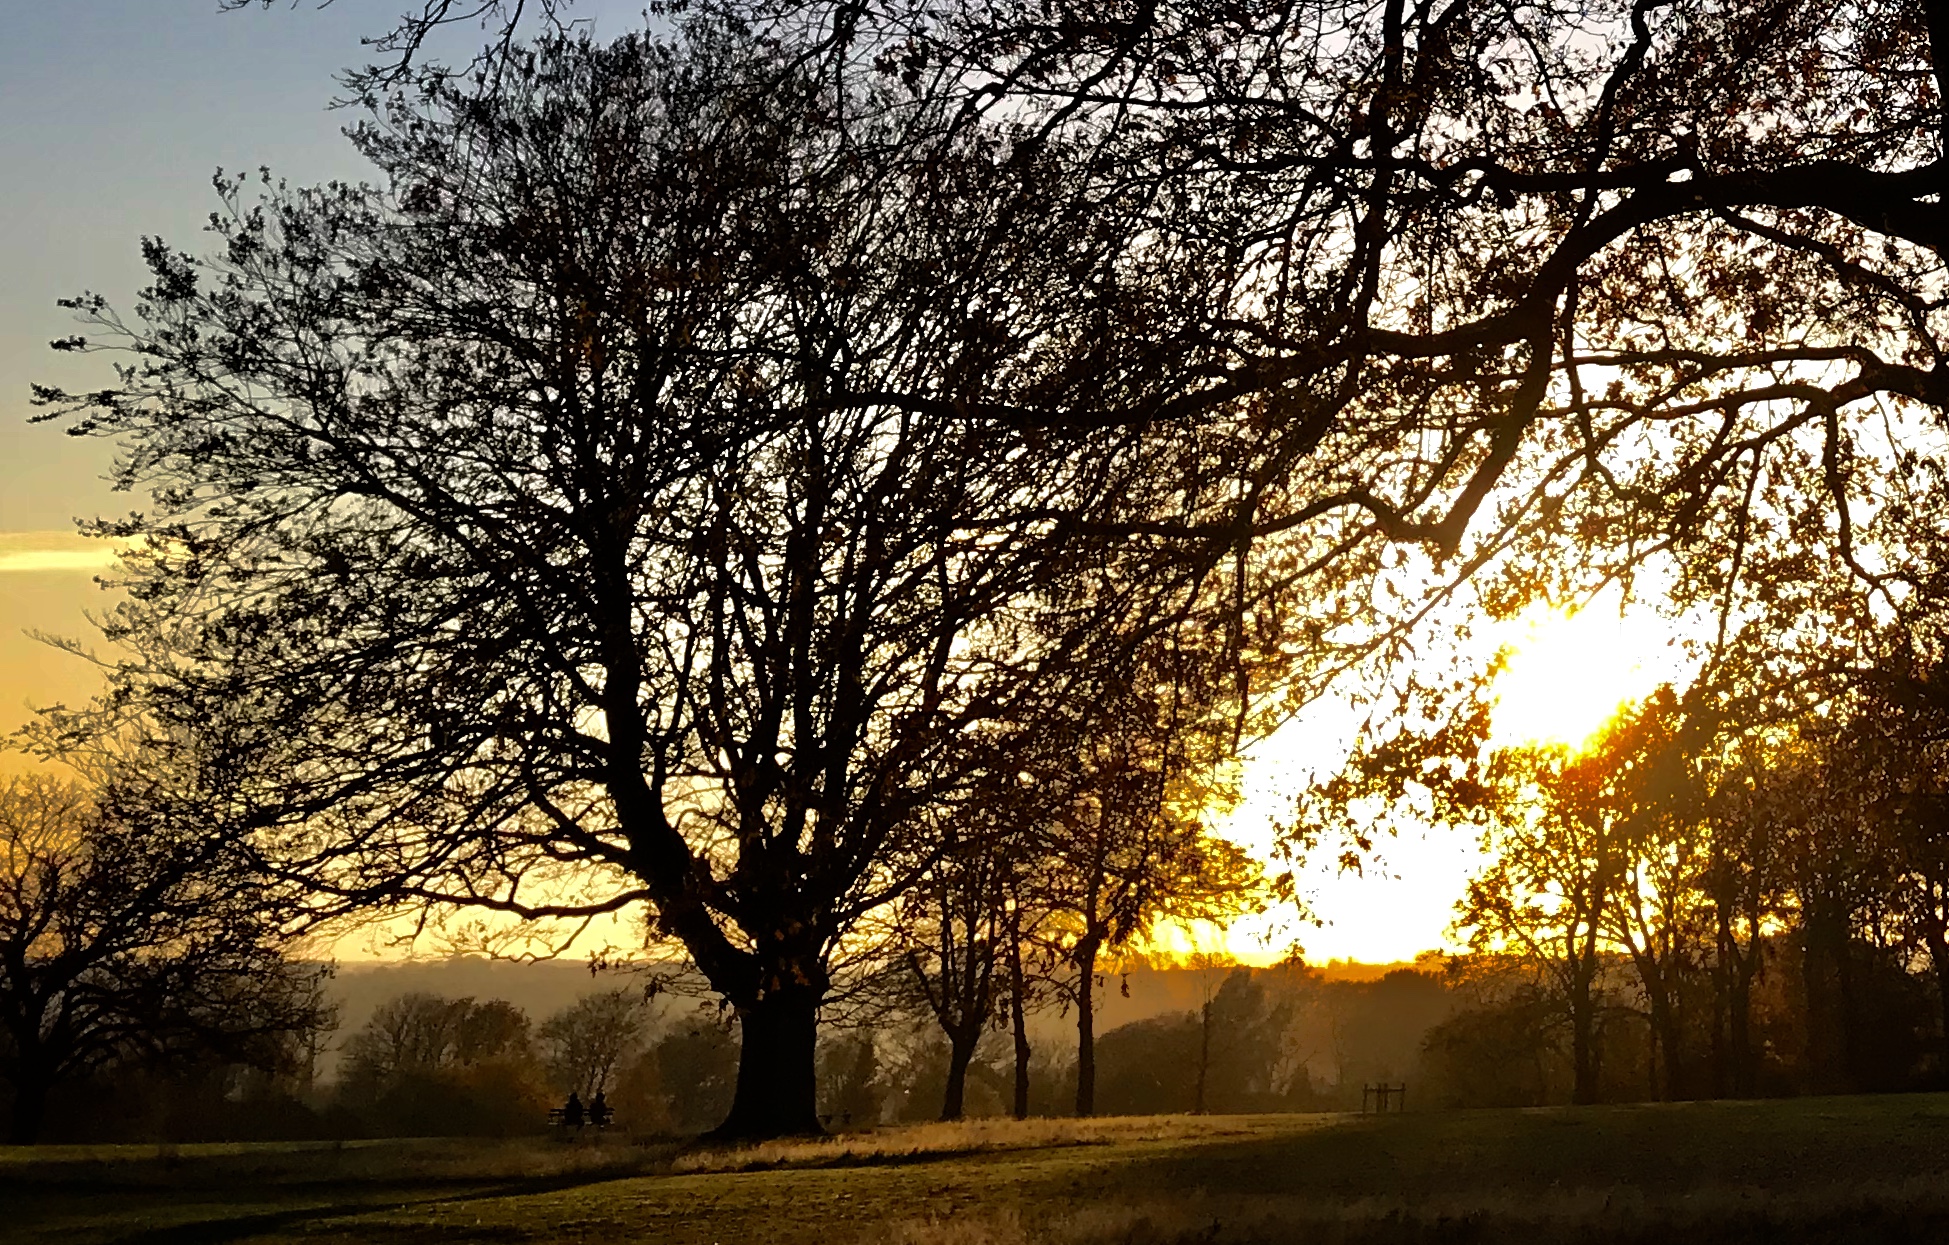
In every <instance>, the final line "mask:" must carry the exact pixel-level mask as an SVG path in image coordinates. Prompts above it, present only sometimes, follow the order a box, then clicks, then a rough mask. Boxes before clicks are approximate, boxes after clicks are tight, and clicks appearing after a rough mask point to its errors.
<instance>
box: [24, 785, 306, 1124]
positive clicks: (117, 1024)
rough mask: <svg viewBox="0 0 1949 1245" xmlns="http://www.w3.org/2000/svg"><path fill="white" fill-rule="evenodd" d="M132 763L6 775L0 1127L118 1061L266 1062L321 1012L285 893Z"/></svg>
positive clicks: (38, 1111)
mask: <svg viewBox="0 0 1949 1245" xmlns="http://www.w3.org/2000/svg"><path fill="white" fill-rule="evenodd" d="M153 796H154V791H153V787H152V784H151V782H149V781H147V780H145V779H144V778H142V777H141V776H140V775H129V776H127V777H123V776H120V775H110V776H108V777H107V778H105V779H103V780H101V781H98V782H93V783H87V782H82V781H78V780H72V779H68V780H64V779H59V778H55V777H52V776H49V775H47V774H32V775H26V776H17V777H12V778H7V779H4V780H0V1079H4V1080H5V1082H6V1084H7V1086H8V1088H9V1089H10V1090H11V1091H12V1095H11V1096H12V1123H11V1125H10V1127H9V1132H8V1137H9V1140H11V1141H13V1142H16V1143H26V1142H31V1141H33V1140H34V1139H35V1137H36V1136H37V1135H38V1134H39V1133H40V1130H41V1126H42V1124H43V1121H44V1113H45V1109H46V1104H47V1098H48V1093H49V1091H50V1090H51V1089H53V1088H54V1087H55V1086H56V1085H58V1084H60V1083H62V1082H65V1081H72V1080H76V1079H80V1078H83V1077H86V1076H87V1075H89V1074H90V1073H91V1072H95V1071H97V1070H99V1069H102V1068H104V1067H107V1066H110V1065H112V1064H116V1063H122V1064H131V1063H142V1062H145V1061H154V1060H158V1059H166V1058H169V1057H172V1056H175V1055H179V1054H180V1055H181V1056H183V1057H184V1058H209V1057H216V1058H219V1059H224V1060H228V1061H232V1062H235V1063H239V1064H252V1063H256V1064H261V1065H264V1066H267V1067H269V1066H275V1065H277V1064H279V1063H280V1062H281V1061H282V1060H283V1059H284V1058H285V1057H286V1056H287V1055H288V1053H289V1051H288V1040H289V1039H290V1038H292V1037H293V1036H294V1035H308V1034H310V1033H311V1032H313V1031H315V1030H317V1029H319V1028H321V1027H328V1026H329V1023H330V1009H329V1008H328V1007H327V1006H326V1005H325V1003H324V1001H323V999H322V996H321V993H320V981H321V976H322V973H321V971H320V970H319V969H317V968H316V967H307V966H304V965H302V964H299V963H296V962H293V961H289V960H287V959H286V958H285V956H284V954H283V951H284V948H285V946H286V945H287V938H286V932H287V931H286V926H285V924H284V922H285V920H286V919H287V918H288V917H289V916H290V915H291V914H292V912H293V910H294V908H293V904H292V901H291V897H290V896H289V895H288V894H285V893H282V892H281V891H280V890H279V889H278V888H276V887H274V886H272V885H270V884H269V883H268V882H267V881H266V879H264V878H263V877H262V875H260V874H257V873H255V872H254V871H253V870H252V869H251V867H250V863H249V861H248V860H247V859H245V858H243V857H242V856H240V855H239V854H238V853H237V852H236V851H235V850H234V848H233V847H232V846H230V845H226V844H224V843H223V842H222V841H221V840H219V839H216V838H213V837H212V836H210V835H209V834H208V833H207V828H206V827H204V826H201V825H196V824H186V823H185V815H184V814H183V813H181V812H180V811H179V810H172V809H171V807H170V805H168V804H167V803H166V802H159V801H157V800H155V799H153V798H152V797H153Z"/></svg>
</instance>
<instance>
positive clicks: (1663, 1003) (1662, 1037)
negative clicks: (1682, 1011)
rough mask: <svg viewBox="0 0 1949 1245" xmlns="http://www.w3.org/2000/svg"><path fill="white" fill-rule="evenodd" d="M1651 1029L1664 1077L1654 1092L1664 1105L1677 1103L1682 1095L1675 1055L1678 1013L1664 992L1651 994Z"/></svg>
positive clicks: (1678, 1059)
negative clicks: (1662, 1064) (1665, 1103)
mask: <svg viewBox="0 0 1949 1245" xmlns="http://www.w3.org/2000/svg"><path fill="white" fill-rule="evenodd" d="M1650 1002H1651V1029H1652V1033H1653V1035H1654V1042H1655V1045H1656V1047H1657V1050H1658V1053H1659V1055H1661V1056H1662V1057H1663V1063H1664V1065H1665V1066H1664V1077H1663V1079H1662V1082H1661V1083H1660V1084H1659V1085H1656V1086H1654V1087H1653V1090H1654V1092H1656V1093H1657V1094H1658V1096H1659V1097H1660V1098H1661V1099H1663V1100H1664V1101H1665V1102H1677V1101H1678V1100H1679V1098H1680V1097H1681V1096H1682V1095H1683V1092H1684V1080H1685V1075H1684V1068H1683V1059H1682V1057H1681V1055H1680V1052H1679V1043H1680V1041H1681V1040H1682V1035H1681V1034H1680V1033H1679V1030H1678V1009H1677V1008H1676V1007H1675V1006H1673V1004H1672V999H1671V995H1670V993H1669V992H1667V991H1666V990H1664V989H1662V988H1661V989H1660V990H1658V991H1656V992H1652V993H1651V997H1650Z"/></svg>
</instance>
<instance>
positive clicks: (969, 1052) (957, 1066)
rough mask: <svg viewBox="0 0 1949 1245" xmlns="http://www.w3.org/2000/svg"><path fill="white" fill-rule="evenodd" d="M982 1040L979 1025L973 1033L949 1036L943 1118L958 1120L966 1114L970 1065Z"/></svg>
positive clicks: (942, 1108) (942, 1103)
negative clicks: (977, 1045) (977, 1044)
mask: <svg viewBox="0 0 1949 1245" xmlns="http://www.w3.org/2000/svg"><path fill="white" fill-rule="evenodd" d="M980 1039H981V1029H980V1027H979V1026H978V1025H977V1026H975V1027H974V1028H973V1031H972V1032H962V1033H952V1034H949V1035H948V1047H947V1093H946V1094H945V1095H943V1096H942V1099H941V1118H942V1119H943V1120H958V1119H960V1118H961V1116H962V1115H963V1114H964V1112H965V1104H966V1101H967V1096H968V1065H969V1064H971V1063H973V1062H974V1053H975V1044H976V1043H977V1042H978V1041H980Z"/></svg>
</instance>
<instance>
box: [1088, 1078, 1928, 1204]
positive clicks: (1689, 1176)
mask: <svg viewBox="0 0 1949 1245" xmlns="http://www.w3.org/2000/svg"><path fill="white" fill-rule="evenodd" d="M1945 1175H1949V1099H1945V1098H1943V1097H1942V1096H1940V1095H1911V1096H1903V1097H1886V1098H1853V1099H1825V1100H1801V1101H1797V1102H1793V1103H1782V1102H1772V1103H1685V1104H1673V1105H1665V1106H1658V1105H1651V1106H1640V1107H1597V1108H1562V1109H1548V1110H1536V1111H1517V1110H1503V1111H1451V1112H1427V1113H1418V1114H1412V1115H1403V1116H1389V1117H1379V1118H1375V1117H1368V1118H1356V1119H1351V1120H1349V1121H1348V1122H1347V1123H1345V1124H1343V1125H1340V1126H1338V1127H1331V1128H1323V1129H1316V1130H1305V1131H1295V1132H1292V1133H1285V1134H1275V1135H1269V1136H1268V1135H1259V1136H1254V1137H1248V1138H1239V1139H1233V1140H1222V1141H1211V1142H1204V1143H1200V1144H1195V1145H1186V1146H1182V1147H1177V1148H1174V1149H1172V1150H1170V1151H1167V1152H1165V1153H1161V1154H1148V1155H1143V1156H1138V1157H1134V1158H1132V1159H1131V1160H1130V1161H1129V1162H1128V1163H1121V1164H1117V1165H1114V1166H1111V1167H1106V1168H1103V1169H1101V1170H1099V1172H1098V1173H1097V1175H1096V1179H1097V1180H1099V1181H1102V1182H1104V1183H1105V1184H1107V1185H1109V1186H1111V1187H1114V1188H1117V1189H1120V1190H1128V1191H1142V1190H1156V1191H1159V1192H1165V1191H1191V1190H1203V1191H1205V1192H1207V1193H1211V1194H1214V1195H1222V1194H1250V1195H1275V1196H1299V1197H1320V1198H1324V1199H1328V1200H1335V1201H1339V1200H1352V1199H1361V1198H1377V1199H1396V1198H1399V1199H1407V1200H1409V1201H1410V1202H1412V1201H1414V1200H1416V1199H1421V1198H1440V1199H1442V1200H1444V1201H1447V1202H1450V1203H1454V1202H1458V1201H1459V1202H1466V1201H1467V1200H1469V1199H1470V1198H1471V1197H1472V1196H1474V1195H1484V1196H1488V1197H1492V1198H1494V1199H1495V1200H1498V1201H1502V1202H1507V1201H1508V1200H1509V1199H1510V1198H1512V1197H1520V1196H1521V1195H1523V1194H1524V1193H1526V1192H1534V1193H1542V1192H1546V1191H1547V1192H1550V1193H1557V1192H1561V1191H1563V1190H1567V1189H1577V1188H1586V1189H1614V1188H1624V1189H1629V1190H1632V1191H1634V1192H1636V1193H1640V1194H1643V1195H1645V1196H1647V1197H1654V1198H1677V1197H1683V1196H1686V1195H1688V1194H1690V1193H1693V1192H1698V1191H1707V1190H1726V1189H1746V1190H1754V1191H1757V1192H1766V1191H1780V1192H1803V1191H1805V1190H1807V1189H1808V1188H1811V1187H1822V1186H1825V1187H1833V1188H1847V1187H1850V1186H1865V1185H1869V1184H1875V1183H1883V1184H1885V1183H1888V1182H1891V1181H1902V1180H1914V1179H1916V1178H1939V1177H1943V1176H1945Z"/></svg>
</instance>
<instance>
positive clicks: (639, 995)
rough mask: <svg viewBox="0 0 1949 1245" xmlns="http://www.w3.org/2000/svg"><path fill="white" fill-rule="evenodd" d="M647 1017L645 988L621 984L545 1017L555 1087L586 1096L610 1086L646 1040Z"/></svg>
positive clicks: (543, 1033) (544, 1041) (545, 1048)
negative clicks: (622, 985) (639, 988)
mask: <svg viewBox="0 0 1949 1245" xmlns="http://www.w3.org/2000/svg"><path fill="white" fill-rule="evenodd" d="M649 1019H650V1018H649V1006H648V1002H647V1000H645V998H644V997H643V992H642V991H641V990H635V989H629V988H622V989H616V990H600V991H597V992H596V993H594V994H587V995H584V996H583V997H582V998H581V999H579V1000H577V1001H576V1002H575V1003H573V1004H571V1005H569V1006H568V1007H565V1008H563V1009H562V1010H561V1011H559V1012H556V1013H555V1014H554V1015H552V1016H550V1017H549V1018H548V1019H547V1020H544V1021H543V1022H542V1024H541V1029H540V1031H539V1036H540V1039H541V1046H542V1052H543V1059H544V1060H545V1062H546V1063H547V1065H548V1070H549V1075H550V1077H551V1078H552V1079H553V1080H554V1083H555V1085H556V1087H557V1088H559V1089H560V1090H561V1091H562V1092H563V1093H568V1092H570V1091H573V1092H575V1093H577V1094H580V1095H581V1096H582V1100H583V1101H584V1102H587V1101H589V1100H590V1099H592V1098H594V1097H595V1096H596V1095H597V1094H599V1093H602V1092H604V1091H605V1090H607V1089H608V1088H610V1086H611V1084H612V1082H613V1080H614V1078H615V1076H616V1074H617V1073H618V1072H620V1071H621V1070H622V1068H623V1067H625V1066H626V1065H627V1064H628V1063H629V1062H630V1061H631V1060H632V1059H634V1058H635V1057H636V1056H637V1055H639V1054H641V1053H642V1051H643V1048H644V1047H645V1046H646V1045H647V1044H648V1042H649V1036H650V1034H649Z"/></svg>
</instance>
